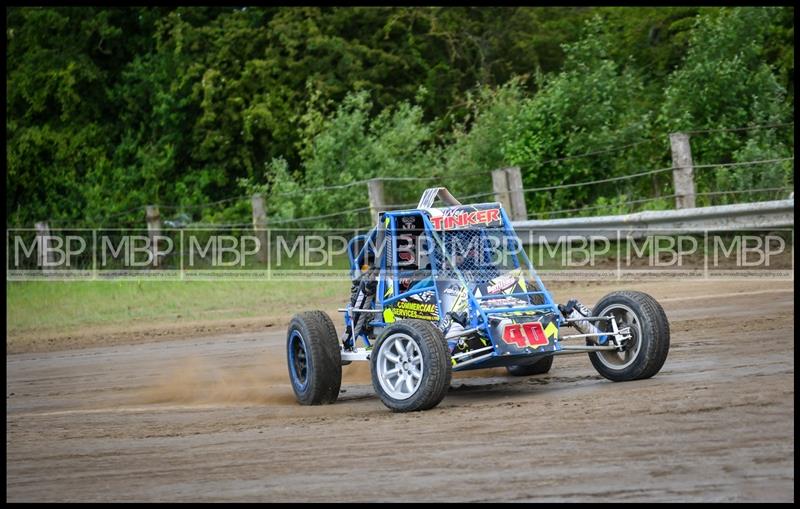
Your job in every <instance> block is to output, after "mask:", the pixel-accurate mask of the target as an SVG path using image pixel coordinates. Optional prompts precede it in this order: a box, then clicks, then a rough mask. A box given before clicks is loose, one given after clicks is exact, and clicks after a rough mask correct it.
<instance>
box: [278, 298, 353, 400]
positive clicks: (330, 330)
mask: <svg viewBox="0 0 800 509" xmlns="http://www.w3.org/2000/svg"><path fill="white" fill-rule="evenodd" d="M286 356H287V361H288V365H289V380H290V381H291V382H292V390H294V394H295V397H296V398H297V401H298V402H299V403H300V404H301V405H323V404H326V403H334V402H335V401H336V399H337V398H338V397H339V389H340V387H341V385H342V352H341V349H340V348H339V339H338V338H337V336H336V329H335V328H334V326H333V322H332V321H331V319H330V317H328V315H327V314H325V313H324V312H322V311H308V312H305V313H300V314H297V315H295V316H294V318H292V321H291V322H290V323H289V332H288V333H287V335H286Z"/></svg>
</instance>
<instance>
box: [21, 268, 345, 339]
mask: <svg viewBox="0 0 800 509" xmlns="http://www.w3.org/2000/svg"><path fill="white" fill-rule="evenodd" d="M349 286H350V283H349V282H348V281H315V282H310V281H289V282H276V281H265V282H251V281H219V282H216V281H215V282H210V281H27V282H7V283H6V294H7V296H8V303H7V307H6V313H7V318H8V325H7V333H8V334H9V335H10V336H13V335H15V334H23V333H26V332H32V331H37V330H51V331H52V330H56V329H80V328H91V327H92V326H98V325H112V324H113V325H119V326H125V325H126V324H131V325H133V324H137V325H141V324H146V323H148V322H153V323H157V322H176V321H177V322H191V321H197V320H217V319H219V320H225V319H233V318H246V317H264V318H275V319H282V318H286V317H288V316H289V315H291V314H293V313H295V312H297V311H301V310H304V309H314V308H318V307H322V308H329V307H334V306H340V305H342V306H343V305H344V304H346V301H347V299H348V298H349Z"/></svg>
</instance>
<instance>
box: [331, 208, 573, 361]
mask: <svg viewBox="0 0 800 509" xmlns="http://www.w3.org/2000/svg"><path fill="white" fill-rule="evenodd" d="M491 205H496V206H497V208H499V209H500V214H501V218H502V223H503V231H504V233H505V235H506V236H507V237H508V238H509V239H514V240H513V241H514V242H515V243H518V242H519V238H518V237H517V235H516V233H515V232H514V229H513V227H512V226H511V222H510V221H509V220H508V216H507V215H506V212H505V210H504V209H503V208H502V206H500V204H497V203H494V204H491ZM412 215H417V216H420V217H422V220H423V223H424V233H425V235H426V240H427V241H428V242H432V241H433V242H437V243H439V246H441V247H442V249H443V252H444V256H449V255H448V254H447V252H446V250H444V244H443V240H442V239H441V238H440V236H439V233H438V232H437V230H436V229H434V227H433V224H432V223H431V221H430V218H429V217H428V214H427V213H426V212H425V211H424V209H409V210H397V211H391V212H383V213H381V215H380V217H379V220H378V224H377V225H376V226H375V227H374V228H373V229H372V230H370V231H369V233H366V234H363V235H358V236H355V237H353V238H352V239H351V240H350V242H349V243H348V246H347V255H348V258H349V259H350V275H351V277H352V278H355V277H356V271H357V270H360V269H359V267H360V261H361V260H364V259H365V258H364V257H365V256H366V255H367V250H368V249H369V248H370V243H372V245H374V242H375V239H376V238H377V236H378V231H379V229H380V228H381V225H385V228H386V230H387V231H388V232H390V236H391V242H392V249H391V253H392V257H393V258H395V257H396V256H397V236H396V234H395V233H396V231H397V229H396V225H397V220H398V218H399V217H402V216H412ZM385 235H386V232H384V237H383V239H384V242H383V243H385V239H386V236H385ZM356 242H364V246H363V247H362V248H361V249H360V250H359V252H358V254H355V255H354V253H353V246H354V245H355V243H356ZM378 247H379V249H380V251H378V252H374V255H375V257H376V260H377V259H379V260H380V275H379V277H378V287H377V290H376V293H375V299H374V300H373V302H372V304H371V306H370V309H376V308H375V304H376V303H380V308H381V309H383V308H384V307H385V306H387V305H390V304H392V303H394V302H396V301H398V300H401V299H403V298H405V297H408V296H410V295H414V294H417V293H420V292H424V291H431V287H429V286H425V287H422V288H413V289H411V290H409V291H406V292H404V293H401V294H398V295H394V296H392V297H389V298H387V299H384V294H385V291H386V276H387V268H386V250H385V249H383V247H382V246H378ZM518 251H520V252H521V253H522V258H523V260H524V267H523V266H522V265H521V264H520V260H519V257H518V256H513V260H514V268H515V269H517V268H522V269H523V270H525V269H527V275H529V276H531V277H532V278H533V280H535V281H536V285H537V287H538V288H540V289H541V291H537V292H531V291H527V292H518V293H512V294H497V295H483V296H480V297H475V295H474V293H473V292H472V291H470V290H469V286H468V283H467V282H466V280H465V278H464V276H463V274H462V273H461V271H460V270H459V269H458V268H457V266H456V264H455V263H452V260H451V265H452V266H453V268H454V270H455V272H456V274H457V276H458V279H459V282H460V283H461V284H462V285H464V286H465V287H466V288H467V292H466V294H467V299H468V303H469V306H468V309H469V313H468V318H469V320H470V322H469V327H468V328H470V329H472V328H474V329H476V330H477V331H483V332H484V333H485V336H486V337H487V338H489V341H491V343H492V346H495V345H496V340H495V338H493V337H492V331H491V327H489V316H491V315H496V314H501V313H508V312H518V311H541V310H544V311H545V312H550V313H553V314H554V316H555V320H556V326H558V327H560V326H561V324H562V323H563V321H564V317H563V316H562V314H561V312H560V311H559V309H558V306H557V305H556V303H555V302H554V301H553V297H552V296H551V295H550V292H548V291H547V289H546V288H545V286H544V284H543V283H542V280H541V279H540V278H539V275H538V274H537V273H536V270H535V269H534V267H533V264H532V263H531V261H530V259H529V258H528V254H527V253H526V252H525V249H519V250H518ZM436 265H437V264H436V263H434V261H433V260H432V261H431V272H432V275H433V279H434V281H436V278H437V272H438V270H439V267H437V266H436ZM392 266H393V267H394V268H393V269H390V271H391V278H392V288H399V286H398V270H397V264H396V261H395V260H392ZM525 279H526V280H529V279H530V278H525ZM433 291H434V292H435V295H436V305H437V309H439V310H442V309H443V308H442V304H441V298H440V295H439V288H438V286H437V285H436V284H434V285H433ZM534 295H542V296H543V297H544V304H533V302H532V300H531V299H532V297H533V296H534ZM505 297H517V298H527V300H528V302H529V303H530V305H529V306H519V307H505V308H491V309H489V310H486V309H484V308H483V307H482V306H481V305H480V301H484V300H489V299H496V298H505ZM379 316H380V317H381V319H379V320H373V321H372V322H370V325H371V326H373V327H385V326H387V325H388V324H387V323H386V322H384V321H383V317H382V315H379ZM344 319H345V326H349V327H352V325H353V319H352V316H351V314H350V311H349V306H348V310H347V311H346V312H345V313H344ZM443 319H444V317H443V316H440V320H443ZM358 339H361V340H362V342H363V343H364V345H365V346H366V347H368V348H369V347H370V346H371V344H370V341H369V337H367V335H366V333H364V332H363V331H362V332H361V333H359V335H358V337H357V338H353V347H355V343H356V342H357V341H358ZM487 360H488V359H487ZM480 364H484V363H480Z"/></svg>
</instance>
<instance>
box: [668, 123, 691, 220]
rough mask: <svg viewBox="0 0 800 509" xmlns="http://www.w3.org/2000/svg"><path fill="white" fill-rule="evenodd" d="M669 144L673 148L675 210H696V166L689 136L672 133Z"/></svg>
mask: <svg viewBox="0 0 800 509" xmlns="http://www.w3.org/2000/svg"><path fill="white" fill-rule="evenodd" d="M669 144H670V147H671V148H672V168H673V170H672V183H673V186H674V188H675V208H676V209H690V208H694V206H695V201H694V198H695V195H694V164H693V163H692V147H691V145H689V135H687V134H684V133H670V135H669Z"/></svg>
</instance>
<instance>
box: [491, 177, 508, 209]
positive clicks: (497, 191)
mask: <svg viewBox="0 0 800 509" xmlns="http://www.w3.org/2000/svg"><path fill="white" fill-rule="evenodd" d="M492 191H494V199H495V201H498V202H500V205H502V206H503V208H504V209H506V210H507V211H508V212H509V213H510V212H511V197H510V196H509V195H508V174H507V173H506V170H505V169H504V168H500V169H498V170H492Z"/></svg>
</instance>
